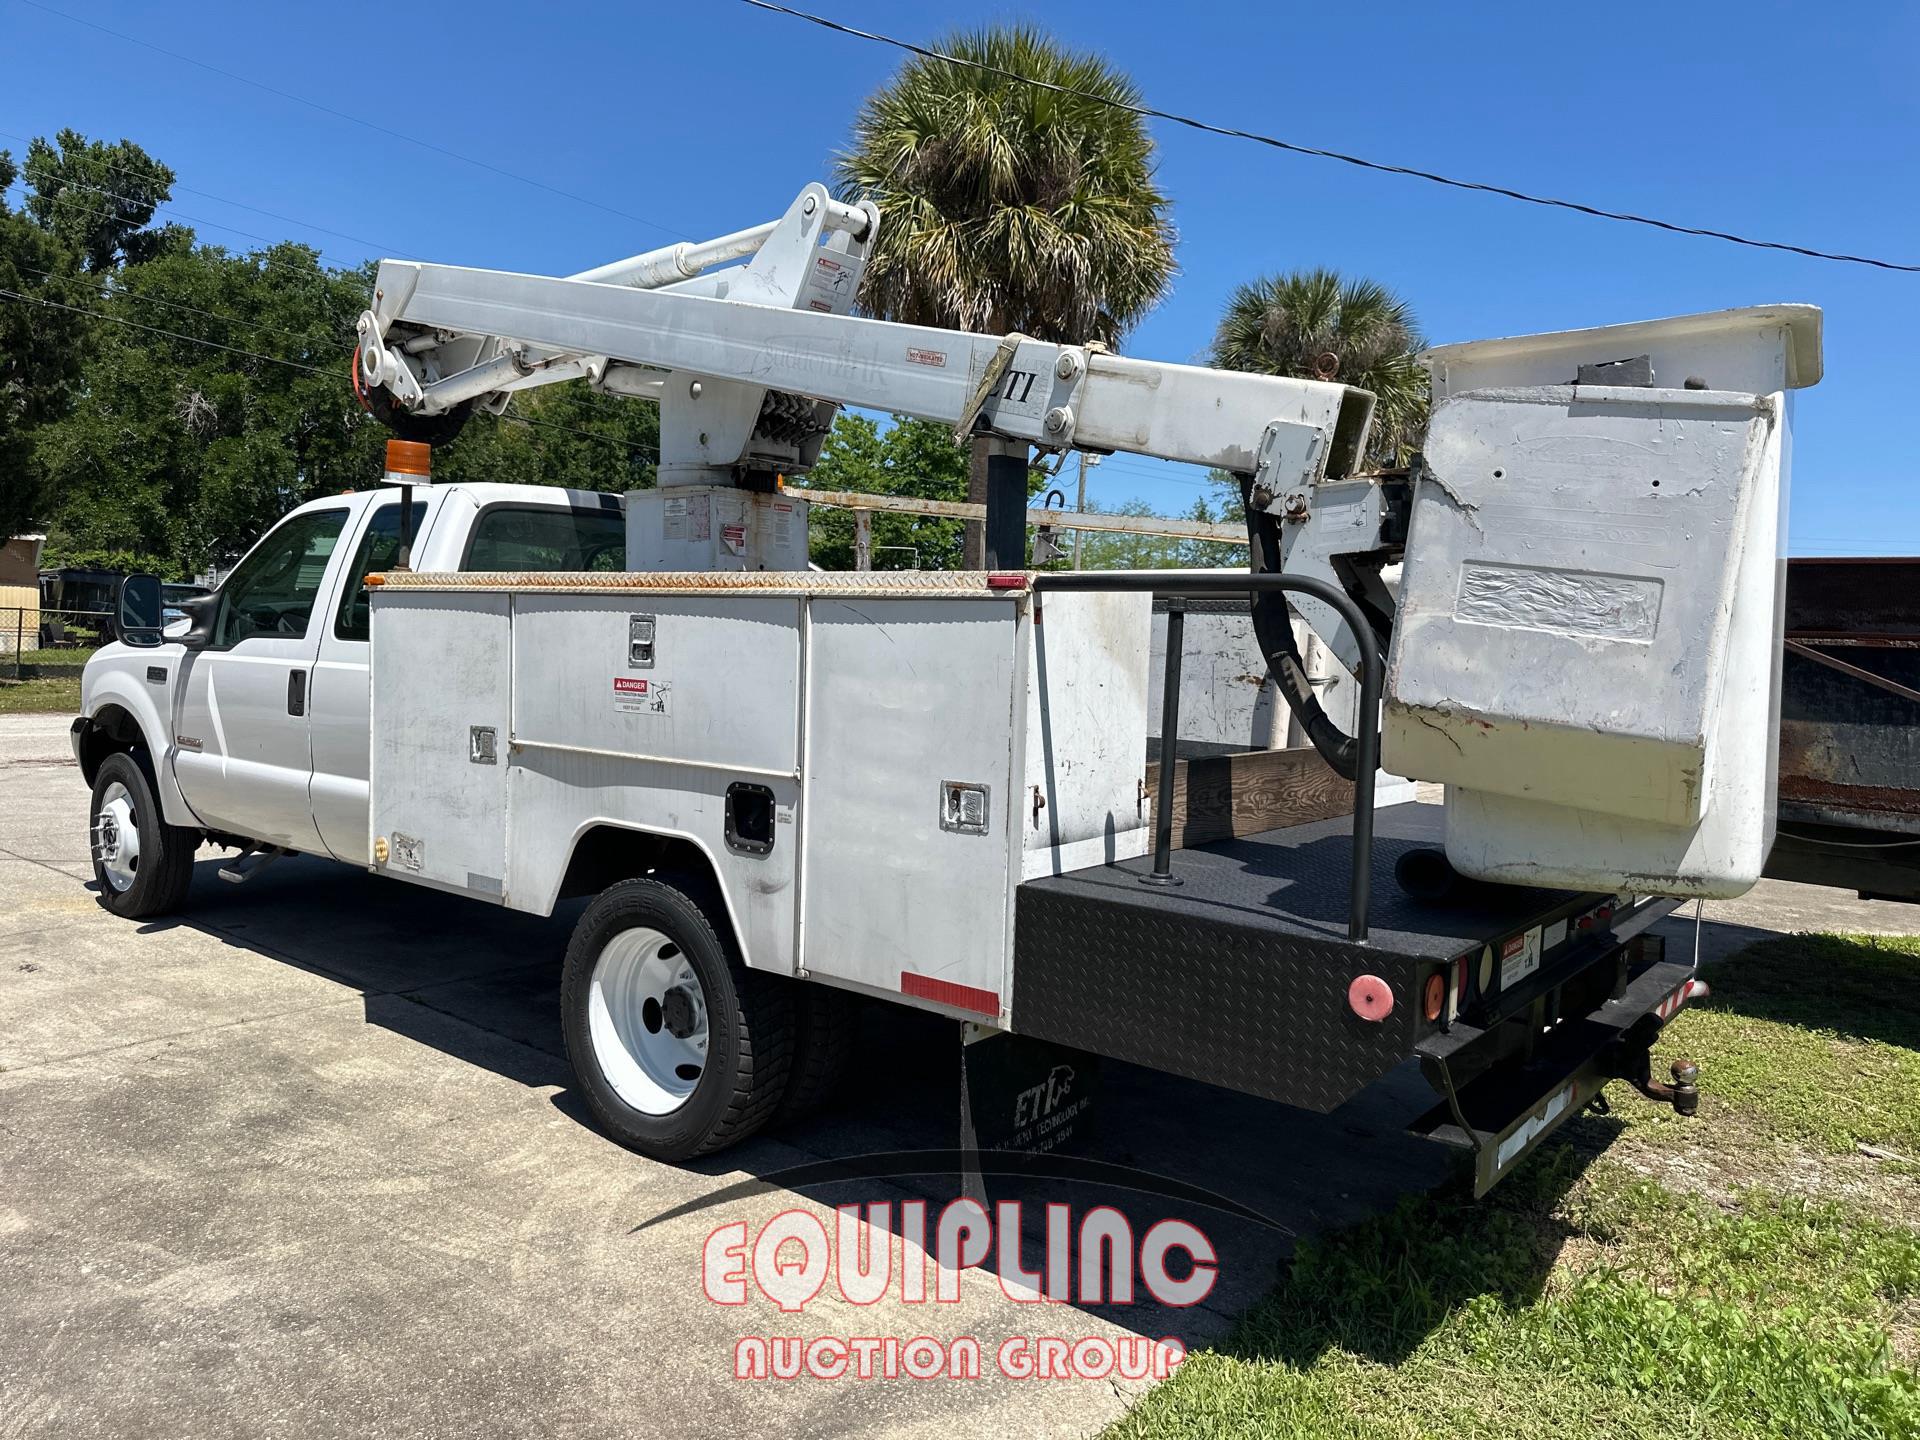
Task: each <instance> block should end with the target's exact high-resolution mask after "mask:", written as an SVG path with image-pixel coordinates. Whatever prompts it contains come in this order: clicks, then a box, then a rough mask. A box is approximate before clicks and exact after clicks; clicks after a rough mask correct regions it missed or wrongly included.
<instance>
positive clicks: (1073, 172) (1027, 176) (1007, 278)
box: [836, 26, 1174, 564]
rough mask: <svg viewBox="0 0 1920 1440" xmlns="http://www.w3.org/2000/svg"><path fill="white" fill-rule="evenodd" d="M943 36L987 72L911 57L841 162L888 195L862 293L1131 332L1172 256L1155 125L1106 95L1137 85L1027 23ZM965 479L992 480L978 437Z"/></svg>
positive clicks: (881, 307)
mask: <svg viewBox="0 0 1920 1440" xmlns="http://www.w3.org/2000/svg"><path fill="white" fill-rule="evenodd" d="M938 48H939V49H941V50H943V51H944V52H946V53H947V54H950V55H953V56H955V57H956V58H958V59H962V60H970V61H974V62H976V63H978V64H980V65H983V66H988V67H991V72H990V71H989V70H981V69H975V68H973V67H972V66H970V65H958V64H953V63H950V62H948V61H945V60H933V59H927V58H925V57H916V58H915V59H912V60H909V61H908V62H907V63H906V64H905V65H904V66H903V67H902V68H901V69H900V71H899V73H898V74H896V75H895V76H894V77H893V79H892V80H891V81H890V82H889V83H888V84H886V85H885V86H883V87H881V88H880V89H879V90H878V91H876V92H875V93H874V94H873V95H872V96H870V97H869V98H868V99H867V101H866V103H865V104H864V105H863V106H862V107H861V109H860V113H859V115H858V117H857V118H856V120H855V122H854V128H853V139H852V145H851V147H850V148H849V149H848V151H847V152H846V153H844V154H843V155H841V156H840V157H839V159H838V161H837V164H836V175H837V181H838V188H839V190H840V192H841V194H842V196H843V197H844V198H847V199H860V198H868V199H871V200H873V201H874V202H876V203H877V204H878V205H879V207H880V233H879V234H878V236H876V237H875V240H874V244H873V247H872V249H871V251H870V253H869V255H868V257H867V264H866V269H865V272H864V274H863V275H862V277H861V288H860V302H861V304H862V306H863V307H864V308H865V309H866V310H867V311H868V312H869V313H871V314H874V315H877V316H880V317H881V318H883V319H890V320H899V321H904V322H906V323H909V324H916V325H939V326H946V327H949V328H955V329H962V330H973V331H982V332H986V333H988V334H1006V333H1008V332H1009V331H1014V330H1018V331H1021V332H1023V333H1025V334H1028V335H1032V336H1035V337H1036V338H1038V339H1042V340H1051V341H1056V342H1061V343H1070V344H1078V343H1081V342H1083V341H1089V340H1097V341H1100V342H1101V343H1103V344H1106V345H1118V343H1119V342H1120V340H1121V338H1122V337H1123V336H1124V335H1125V334H1126V332H1127V331H1128V330H1129V329H1130V328H1131V327H1132V326H1133V325H1134V324H1135V322H1137V321H1138V320H1139V319H1140V318H1141V316H1143V315H1145V314H1146V312H1147V311H1148V310H1149V309H1151V308H1152V307H1153V305H1154V304H1155V302H1157V301H1158V300H1159V299H1160V297H1161V295H1162V294H1163V293H1164V292H1165V290H1166V288H1167V285H1168V283H1169V282H1170V281H1171V279H1172V278H1173V272H1174V260H1173V225H1172V222H1171V221H1170V220H1169V218H1168V213H1167V212H1168V202H1167V199H1166V197H1165V196H1164V195H1163V194H1162V193H1161V192H1160V189H1159V187H1158V186H1157V184H1156V183H1155V180H1154V153H1153V140H1152V137H1151V136H1150V135H1149V134H1148V133H1147V129H1146V126H1145V124H1144V123H1143V122H1142V121H1141V120H1140V118H1139V117H1138V116H1137V115H1133V114H1131V113H1129V112H1127V111H1125V110H1121V109H1117V108H1115V106H1114V105H1112V104H1108V103H1104V102H1107V101H1119V102H1121V103H1123V104H1137V103H1138V102H1139V100H1140V93H1139V91H1138V90H1137V89H1136V88H1135V87H1134V85H1133V82H1132V81H1131V80H1129V79H1128V78H1127V77H1126V76H1125V75H1124V74H1122V73H1121V72H1120V71H1118V70H1116V69H1114V68H1113V67H1112V66H1111V65H1109V64H1108V63H1107V62H1106V61H1105V60H1103V59H1101V58H1100V57H1099V56H1097V55H1093V54H1090V53H1086V52H1081V51H1074V50H1070V49H1067V48H1066V47H1064V46H1062V45H1060V44H1058V43H1057V42H1055V41H1054V40H1052V39H1051V38H1050V37H1048V36H1047V35H1045V34H1044V33H1042V32H1041V31H1039V30H1036V29H1033V28H1030V27H1026V26H1012V27H1001V28H995V29H988V30H980V31H970V32H962V33H959V34H955V35H951V36H949V37H947V38H946V39H945V40H943V41H941V42H940V44H939V46H938ZM993 72H997V73H993ZM1015 77H1018V78H1015ZM1029 80H1040V81H1045V82H1048V83H1049V84H1051V85H1056V86H1060V87H1062V90H1064V91H1069V92H1077V93H1062V90H1050V89H1045V88H1042V87H1041V86H1039V85H1034V84H1029V83H1026V82H1027V81H1029ZM968 494H969V495H970V497H971V498H972V499H973V500H974V501H975V503H980V502H982V501H984V500H985V498H986V469H985V456H984V450H983V448H982V447H981V446H979V445H976V446H975V447H974V455H973V463H972V470H971V474H970V479H969V485H968ZM975 533H977V531H976V532H975ZM969 543H970V549H977V545H975V544H974V542H973V540H972V536H970V537H969ZM970 563H973V564H978V563H980V562H979V559H978V556H977V554H976V555H974V556H971V557H970Z"/></svg>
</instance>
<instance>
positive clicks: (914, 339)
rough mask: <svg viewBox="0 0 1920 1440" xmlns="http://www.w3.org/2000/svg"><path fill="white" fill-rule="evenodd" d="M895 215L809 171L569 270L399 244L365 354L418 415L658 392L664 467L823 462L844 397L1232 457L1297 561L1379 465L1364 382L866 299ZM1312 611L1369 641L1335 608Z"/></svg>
mask: <svg viewBox="0 0 1920 1440" xmlns="http://www.w3.org/2000/svg"><path fill="white" fill-rule="evenodd" d="M879 218H880V217H879V214H878V212H877V211H876V210H874V209H873V207H872V206H871V205H864V206H859V207H855V206H848V205H845V204H841V203H839V202H836V201H834V200H833V199H832V197H831V196H829V195H828V194H827V192H826V190H825V189H824V188H823V187H822V186H819V185H809V186H808V187H807V188H806V189H804V190H802V191H801V192H800V194H799V196H798V197H796V199H795V200H794V202H793V204H792V205H791V206H789V207H788V209H787V212H786V214H785V215H784V216H782V217H781V218H780V219H779V220H777V221H773V222H771V223H769V224H766V225H760V226H756V227H754V228H753V229H751V230H743V231H739V232H737V233H735V234H732V235H725V236H722V237H720V238H719V239H717V240H712V241H708V242H706V243H704V244H699V245H676V246H672V247H669V248H667V249H664V250H658V251H653V252H650V253H648V254H646V255H640V256H635V257H633V258H632V259H630V260H623V261H618V262H615V263H614V264H611V265H604V266H600V267H599V268H597V269H593V270H588V271H583V272H582V273H580V274H578V275H574V276H572V277H570V278H565V279H560V278H555V277H551V276H545V275H519V274H511V273H506V272H502V271H495V270H474V269H466V268H461V267H458V266H451V265H427V264H418V263H414V262H411V261H398V260H386V261H383V262H381V265H380V271H379V278H378V282H377V285H376V288H375V291H374V303H373V308H372V309H370V310H368V311H367V312H366V313H365V314H364V315H362V316H361V318H360V323H359V346H358V349H357V352H356V365H357V369H358V373H359V374H360V375H361V376H362V377H364V378H365V380H366V382H367V384H368V385H369V386H370V387H372V389H373V393H374V396H375V401H374V403H375V409H376V412H377V413H379V414H381V415H382V417H383V418H386V419H389V420H390V421H391V422H392V423H394V424H395V425H396V427H397V428H400V429H401V430H402V431H403V433H404V432H405V431H406V430H408V429H409V428H412V429H414V430H415V433H416V434H418V435H419V436H420V438H428V437H429V436H433V437H435V438H437V437H438V436H440V435H442V434H446V433H451V430H452V429H455V428H457V427H458V425H459V424H460V423H461V422H462V420H463V419H464V417H465V415H466V414H467V413H468V412H469V411H471V409H472V408H473V407H475V406H476V405H479V406H484V407H486V408H489V409H492V410H495V411H496V412H497V411H498V410H499V409H501V408H504V406H505V404H506V402H507V399H508V398H509V397H510V395H511V394H512V393H513V392H514V391H516V390H523V389H527V388H530V387H532V386H536V385H545V384H551V383H554V382H556V381H561V380H569V379H575V378H581V377H584V378H585V379H586V380H587V381H588V383H590V384H591V385H593V386H595V387H596V388H598V389H601V390H604V391H607V392H610V393H613V394H621V395H635V396H645V397H651V398H654V399H657V400H658V401H659V404H660V467H659V481H660V484H661V485H662V486H670V485H719V486H732V485H748V486H753V485H754V481H755V477H756V476H764V475H765V474H767V473H768V472H775V471H785V472H797V471H803V470H806V469H808V468H809V467H810V466H811V465H812V464H813V462H814V460H815V459H817V458H818V455H819V450H820V442H821V439H822V438H823V437H824V436H825V434H826V432H827V429H828V427H829V426H830V425H831V424H832V421H833V416H834V412H835V410H836V409H837V408H838V407H839V406H841V405H859V406H865V407H870V408H873V409H879V410H888V411H892V412H894V413H897V414H906V415H913V416H917V417H920V418H922V419H927V420H936V421H941V422H944V423H946V424H949V425H952V426H953V427H954V432H955V435H956V436H964V435H968V434H974V433H983V432H984V433H987V434H991V435H995V436H999V437H1001V438H1003V439H1006V440H1009V441H1013V442H1025V443H1026V444H1028V445H1033V446H1037V447H1039V448H1040V449H1042V450H1050V451H1058V452H1064V451H1066V450H1069V449H1080V450H1090V451H1095V452H1101V453H1110V452H1115V451H1126V452H1130V453H1133V454H1137V455H1151V456H1156V457H1158V458H1160V459H1164V460H1174V461H1182V462H1185V463H1187V464H1192V465H1202V466H1206V467H1208V468H1210V469H1218V470H1225V471H1228V472H1230V473H1232V474H1234V475H1235V476H1237V477H1239V478H1240V480H1241V483H1242V487H1243V491H1244V493H1245V496H1246V502H1247V513H1248V516H1249V526H1250V533H1251V535H1252V538H1253V540H1254V568H1255V569H1256V570H1258V569H1279V568H1280V558H1281V557H1280V556H1279V554H1278V553H1276V547H1275V546H1273V545H1272V544H1271V543H1266V544H1263V543H1262V539H1263V536H1264V537H1267V538H1268V539H1269V541H1270V538H1271V533H1272V526H1273V521H1272V519H1271V517H1273V516H1280V515H1285V516H1286V517H1287V518H1288V519H1289V520H1290V521H1295V522H1299V521H1303V520H1304V519H1305V518H1306V517H1305V514H1304V513H1302V514H1300V515H1295V514H1294V507H1295V505H1296V503H1298V504H1299V505H1301V506H1303V507H1304V505H1305V501H1304V499H1303V498H1302V497H1304V496H1305V495H1307V494H1308V493H1310V492H1312V491H1313V490H1314V488H1315V487H1316V486H1317V485H1318V484H1319V482H1321V481H1322V480H1326V479H1337V478H1338V477H1342V476H1346V475H1348V474H1350V473H1352V472H1353V471H1354V470H1356V469H1357V468H1358V463H1359V459H1360V457H1361V456H1362V455H1363V454H1364V453H1365V446H1366V435H1367V429H1368V426H1369V425H1370V423H1371V421H1372V416H1373V397H1372V395H1370V394H1369V393H1368V392H1366V391H1364V390H1356V389H1353V388H1351V387H1348V386H1345V385H1338V384H1331V383H1328V382H1324V381H1317V380H1295V379H1289V378H1285V377H1281V376H1273V375H1249V374H1243V373H1239V372H1233V371H1222V370H1209V369H1202V368H1199V367H1197V366H1191V365H1172V364H1166V363H1163V362H1158V361H1149V360H1134V359H1129V358H1124V357H1121V356H1118V355H1113V354H1110V353H1108V352H1106V351H1105V350H1103V349H1100V348H1099V347H1096V346H1087V345H1057V344H1052V343H1048V342H1044V341H1040V340H1034V339H1031V338H1029V337H1026V336H1023V335H1009V336H1006V337H1004V338H1003V337H1000V336H994V335H976V334H971V333H968V332H965V331H959V330H945V329H939V328H935V327H930V326H922V325H902V324H896V323H894V322H891V321H884V320H872V319H864V318H860V317H857V316H855V315H852V314H851V313H849V312H850V311H851V309H852V305H853V298H854V294H855V291H856V290H857V288H858V283H859V278H860V272H861V268H862V266H863V265H864V262H865V258H866V252H867V249H868V247H869V245H870V244H871V242H872V239H873V237H874V235H875V234H876V233H877V230H878V226H879ZM823 241H824V242H825V243H824V244H823V243H822V242H823ZM741 259H744V260H746V263H745V264H744V265H740V266H736V267H734V268H730V269H724V270H718V271H713V272H712V273H709V271H711V270H712V267H714V266H716V265H723V264H725V263H727V262H729V261H734V260H741ZM1353 485H1354V487H1355V488H1358V489H1361V490H1364V489H1366V488H1368V487H1367V484H1366V482H1364V481H1359V482H1353ZM1353 513H1355V514H1359V513H1361V512H1360V511H1358V510H1356V511H1354V512H1353ZM1374 513H1375V514H1377V507H1375V511H1374ZM1345 538H1346V537H1344V536H1343V537H1342V539H1343V543H1344V540H1345ZM1351 538H1352V540H1353V543H1354V544H1355V546H1356V547H1357V548H1359V549H1362V550H1369V549H1372V548H1374V547H1375V546H1376V545H1377V543H1378V542H1377V540H1376V538H1375V537H1374V535H1373V534H1372V533H1369V534H1366V535H1361V534H1358V533H1355V534H1354V535H1353V536H1352V537H1351ZM1299 558H1300V561H1301V562H1302V563H1300V564H1299V565H1290V566H1289V567H1288V568H1296V569H1301V570H1303V571H1304V572H1305V573H1311V574H1315V575H1316V577H1317V578H1324V579H1333V578H1335V577H1334V576H1333V575H1332V574H1331V573H1329V572H1327V568H1326V567H1327V564H1328V563H1329V562H1328V561H1327V559H1326V557H1322V556H1315V557H1314V558H1313V560H1312V561H1311V562H1309V561H1308V557H1307V556H1306V554H1305V552H1302V554H1301V555H1300V557H1299ZM1307 618H1308V619H1309V621H1310V622H1311V623H1312V624H1314V626H1315V628H1316V629H1320V630H1321V632H1322V634H1324V635H1325V636H1326V638H1327V639H1328V640H1329V642H1331V643H1334V644H1335V645H1336V649H1337V650H1338V652H1339V653H1340V654H1341V655H1342V657H1343V658H1347V659H1349V663H1353V662H1354V661H1355V660H1357V656H1358V651H1357V647H1355V645H1354V643H1353V640H1352V637H1351V636H1346V635H1344V634H1342V633H1341V630H1340V625H1339V620H1338V617H1337V616H1336V615H1335V614H1334V612H1333V611H1331V610H1330V609H1326V608H1325V607H1319V608H1317V609H1316V610H1314V611H1311V612H1308V613H1307ZM1255 622H1256V626H1257V629H1258V631H1259V633H1260V637H1261V648H1262V649H1263V650H1264V651H1265V652H1266V653H1267V656H1268V661H1269V664H1270V665H1271V666H1272V667H1273V668H1274V672H1275V675H1276V677H1277V678H1278V680H1279V682H1280V685H1281V688H1282V691H1283V693H1284V694H1285V695H1286V696H1287V698H1288V700H1289V703H1291V704H1292V705H1293V706H1294V708H1295V710H1296V711H1297V712H1298V713H1300V715H1301V717H1302V719H1303V721H1304V722H1305V723H1306V724H1307V726H1308V730H1309V733H1310V734H1312V736H1313V738H1314V743H1315V744H1316V745H1317V746H1319V747H1320V749H1321V752H1322V754H1324V755H1326V756H1327V758H1328V760H1329V762H1330V763H1332V764H1333V765H1334V766H1335V768H1336V769H1339V770H1340V771H1341V772H1342V773H1343V774H1347V775H1349V776H1351V774H1352V773H1353V760H1352V756H1351V754H1350V753H1348V752H1349V751H1350V749H1351V742H1350V741H1347V740H1346V739H1345V737H1343V736H1341V735H1340V734H1339V733H1338V732H1337V731H1336V730H1334V729H1332V727H1331V726H1330V725H1329V724H1328V722H1327V720H1326V717H1325V716H1324V715H1323V714H1321V713H1320V710H1319V704H1318V701H1317V700H1315V698H1314V696H1313V692H1312V689H1311V687H1310V686H1309V685H1308V683H1307V682H1306V680H1305V678H1304V675H1303V674H1302V672H1301V666H1300V661H1299V655H1298V653H1297V651H1296V650H1295V648H1294V644H1293V637H1292V630H1291V626H1290V623H1289V621H1288V618H1287V612H1286V606H1285V602H1284V601H1283V600H1281V598H1280V597H1279V596H1278V595H1277V594H1275V595H1265V596H1262V597H1261V599H1260V600H1259V601H1258V602H1257V605H1256V614H1255ZM1342 642H1344V643H1342Z"/></svg>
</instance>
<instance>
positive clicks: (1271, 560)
mask: <svg viewBox="0 0 1920 1440" xmlns="http://www.w3.org/2000/svg"><path fill="white" fill-rule="evenodd" d="M1240 504H1241V508H1242V509H1243V510H1245V511H1246V516H1247V545H1248V550H1249V552H1250V554H1249V560H1248V564H1249V566H1250V568H1251V569H1252V571H1253V573H1254V574H1256V575H1272V574H1277V573H1278V572H1279V570H1280V525H1279V522H1278V521H1276V520H1275V519H1274V518H1273V517H1272V516H1271V515H1269V514H1267V513H1266V512H1265V511H1264V510H1262V509H1260V508H1259V507H1257V506H1256V505H1255V504H1254V503H1253V481H1252V480H1251V479H1250V478H1245V477H1243V478H1242V479H1241V481H1240ZM1253 634H1254V638H1255V639H1256V640H1258V641H1259V643H1260V653H1261V654H1263V655H1265V656H1266V657H1267V669H1268V671H1269V673H1271V674H1272V676H1273V683H1274V686H1275V688H1277V689H1278V690H1279V691H1280V694H1281V697H1282V698H1283V699H1285V700H1286V702H1287V708H1288V709H1289V710H1291V711H1293V713H1294V716H1295V718H1297V719H1298V720H1299V721H1300V725H1301V728H1302V729H1304V730H1305V731H1306V732H1307V739H1308V740H1310V741H1312V742H1313V748H1314V749H1315V750H1317V751H1319V752H1320V758H1321V759H1322V760H1324V761H1326V762H1327V764H1328V766H1329V767H1330V768H1331V769H1332V770H1333V772H1334V773H1335V774H1336V775H1339V776H1340V777H1341V778H1342V779H1346V780H1354V779H1358V778H1359V756H1358V743H1357V742H1356V741H1355V740H1354V738H1353V737H1352V736H1351V735H1349V734H1347V733H1346V732H1345V731H1344V730H1342V729H1341V728H1340V727H1339V726H1338V725H1336V724H1334V723H1333V721H1332V720H1331V719H1330V718H1328V715H1327V712H1326V710H1325V709H1324V708H1323V707H1322V706H1321V704H1320V697H1319V696H1318V695H1315V694H1314V693H1313V685H1312V684H1311V682H1309V681H1308V679H1307V669H1306V663H1305V662H1304V661H1303V660H1302V659H1301V658H1300V647H1299V645H1297V644H1296V643H1295V642H1294V638H1293V619H1292V616H1291V615H1290V614H1289V613H1288V610H1287V600H1286V596H1284V595H1282V594H1280V593H1279V592H1278V591H1272V590H1262V591H1258V592H1256V593H1255V595H1254V597H1253Z"/></svg>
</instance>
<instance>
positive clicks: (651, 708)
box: [613, 675, 670, 715]
mask: <svg viewBox="0 0 1920 1440" xmlns="http://www.w3.org/2000/svg"><path fill="white" fill-rule="evenodd" d="M669 693H670V687H669V686H668V685H667V683H666V682H665V681H664V680H658V679H654V678H652V677H647V676H639V675H616V676H614V677H613V708H614V709H616V710H624V711H625V712H626V713H627V714H629V715H665V714H668V713H669V711H668V709H667V697H668V694H669Z"/></svg>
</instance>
